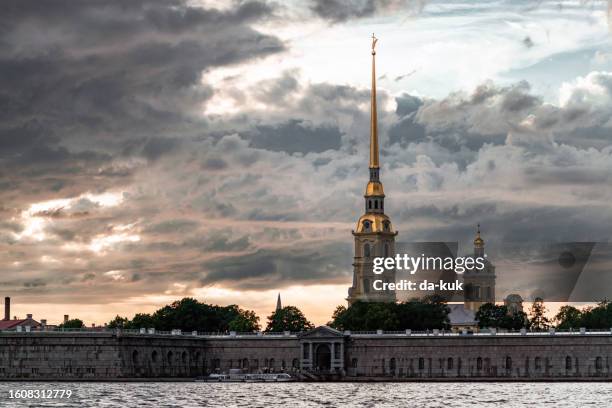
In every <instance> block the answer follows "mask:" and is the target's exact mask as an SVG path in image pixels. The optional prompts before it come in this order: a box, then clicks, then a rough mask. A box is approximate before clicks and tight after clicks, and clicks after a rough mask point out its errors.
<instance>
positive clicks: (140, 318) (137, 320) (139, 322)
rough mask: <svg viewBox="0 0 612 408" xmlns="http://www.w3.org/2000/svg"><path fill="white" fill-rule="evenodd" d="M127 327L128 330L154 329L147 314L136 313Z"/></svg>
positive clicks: (151, 319) (153, 324)
mask: <svg viewBox="0 0 612 408" xmlns="http://www.w3.org/2000/svg"><path fill="white" fill-rule="evenodd" d="M127 327H128V328H130V329H140V328H145V329H148V328H154V327H155V322H154V321H153V317H152V316H151V315H150V314H148V313H136V315H134V318H133V319H132V321H131V322H129V323H128V326H127Z"/></svg>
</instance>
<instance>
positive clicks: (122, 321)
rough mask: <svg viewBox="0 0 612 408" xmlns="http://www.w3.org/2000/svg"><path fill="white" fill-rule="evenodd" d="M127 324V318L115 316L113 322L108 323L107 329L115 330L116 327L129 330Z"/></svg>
mask: <svg viewBox="0 0 612 408" xmlns="http://www.w3.org/2000/svg"><path fill="white" fill-rule="evenodd" d="M129 323H130V319H128V318H127V317H121V316H119V315H117V316H115V318H114V319H113V320H111V321H110V322H108V325H107V327H108V328H109V329H116V328H117V327H119V328H124V329H128V328H129Z"/></svg>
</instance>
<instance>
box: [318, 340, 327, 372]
mask: <svg viewBox="0 0 612 408" xmlns="http://www.w3.org/2000/svg"><path fill="white" fill-rule="evenodd" d="M315 362H316V369H317V370H321V371H328V370H329V369H330V368H331V350H330V349H329V346H328V345H327V344H319V345H318V346H317V352H316V357H315Z"/></svg>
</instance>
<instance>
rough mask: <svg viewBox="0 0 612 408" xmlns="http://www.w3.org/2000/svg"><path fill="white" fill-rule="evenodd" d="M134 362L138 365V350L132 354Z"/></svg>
mask: <svg viewBox="0 0 612 408" xmlns="http://www.w3.org/2000/svg"><path fill="white" fill-rule="evenodd" d="M132 361H133V362H134V363H137V362H138V350H134V351H133V352H132Z"/></svg>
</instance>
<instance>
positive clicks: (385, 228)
mask: <svg viewBox="0 0 612 408" xmlns="http://www.w3.org/2000/svg"><path fill="white" fill-rule="evenodd" d="M390 225H391V224H390V223H389V221H383V229H384V230H385V231H389V230H390V229H391V226H390Z"/></svg>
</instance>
